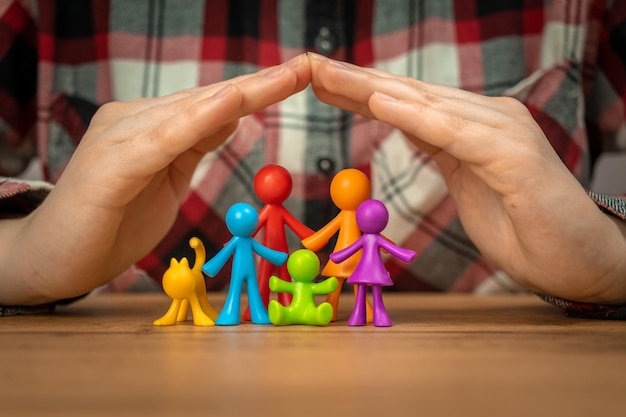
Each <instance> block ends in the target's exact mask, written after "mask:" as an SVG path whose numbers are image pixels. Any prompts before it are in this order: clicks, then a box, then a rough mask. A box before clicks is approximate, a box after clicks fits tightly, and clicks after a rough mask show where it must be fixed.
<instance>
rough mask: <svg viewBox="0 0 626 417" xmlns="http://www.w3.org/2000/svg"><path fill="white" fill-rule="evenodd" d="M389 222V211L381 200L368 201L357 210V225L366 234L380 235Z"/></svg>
mask: <svg viewBox="0 0 626 417" xmlns="http://www.w3.org/2000/svg"><path fill="white" fill-rule="evenodd" d="M387 222H389V211H387V207H385V205H384V204H383V203H382V202H381V201H379V200H366V201H364V202H363V203H361V205H360V206H359V207H358V208H357V209H356V224H357V225H358V226H359V229H361V231H362V232H363V233H366V234H379V233H381V232H382V231H383V230H384V229H385V227H387Z"/></svg>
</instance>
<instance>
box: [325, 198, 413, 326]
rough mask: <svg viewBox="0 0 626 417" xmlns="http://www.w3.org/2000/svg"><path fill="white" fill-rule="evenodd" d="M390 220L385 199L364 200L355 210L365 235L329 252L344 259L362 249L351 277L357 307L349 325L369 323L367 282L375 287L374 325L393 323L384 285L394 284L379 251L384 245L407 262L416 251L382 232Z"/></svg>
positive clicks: (390, 252) (373, 294) (392, 254)
mask: <svg viewBox="0 0 626 417" xmlns="http://www.w3.org/2000/svg"><path fill="white" fill-rule="evenodd" d="M388 221H389V212H388V211H387V208H386V207H385V205H384V204H383V203H382V202H380V201H378V200H366V201H364V202H363V203H361V205H359V207H358V208H357V210H356V222H357V224H358V226H359V229H361V231H362V232H363V235H362V236H361V237H360V238H359V239H358V240H357V241H356V242H354V243H353V244H352V245H350V246H348V247H346V248H344V249H342V250H340V251H338V252H335V253H333V254H331V255H330V258H331V259H332V261H333V262H342V261H344V260H345V259H348V258H349V257H350V256H352V255H353V254H354V253H355V252H357V251H359V250H361V251H362V252H361V260H360V262H359V264H358V265H357V266H356V268H355V269H354V272H353V273H352V275H351V276H350V278H348V282H349V283H350V284H355V285H357V296H356V300H355V303H354V310H353V311H352V315H351V316H350V319H348V326H363V325H365V324H366V310H365V305H366V295H367V286H368V285H369V286H370V287H371V288H372V298H373V308H374V325H375V326H378V327H388V326H391V319H390V318H389V315H388V314H387V310H386V309H385V305H384V303H383V298H382V287H383V286H389V285H393V281H392V280H391V277H390V276H389V272H388V271H387V269H386V268H385V264H384V262H383V260H382V257H381V255H380V251H381V249H383V250H385V251H387V252H388V253H389V254H390V255H391V256H394V257H395V258H398V259H399V260H401V261H402V262H405V263H408V262H411V261H412V260H413V258H414V257H415V252H413V251H412V250H409V249H404V248H401V247H399V246H396V245H395V244H393V243H392V242H390V241H389V240H387V239H385V238H384V237H383V236H381V235H380V233H381V232H382V231H383V230H384V229H385V227H386V226H387V222H388Z"/></svg>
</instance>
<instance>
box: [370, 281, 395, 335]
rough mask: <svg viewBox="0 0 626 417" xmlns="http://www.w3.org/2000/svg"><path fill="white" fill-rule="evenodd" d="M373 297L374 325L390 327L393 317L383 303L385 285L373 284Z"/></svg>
mask: <svg viewBox="0 0 626 417" xmlns="http://www.w3.org/2000/svg"><path fill="white" fill-rule="evenodd" d="M372 299H373V300H374V326H377V327H390V326H391V319H390V318H389V315H388V314H387V309H386V308H385V304H384V303H383V287H382V286H381V285H372Z"/></svg>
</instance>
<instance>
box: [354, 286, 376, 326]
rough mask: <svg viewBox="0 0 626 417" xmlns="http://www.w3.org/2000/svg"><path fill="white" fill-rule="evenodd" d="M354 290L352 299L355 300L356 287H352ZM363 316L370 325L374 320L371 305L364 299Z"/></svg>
mask: <svg viewBox="0 0 626 417" xmlns="http://www.w3.org/2000/svg"><path fill="white" fill-rule="evenodd" d="M353 288H354V298H355V300H356V293H357V287H356V285H353ZM365 316H366V318H367V322H368V323H371V322H372V321H373V320H374V310H373V309H372V305H371V304H370V300H368V299H367V296H366V297H365Z"/></svg>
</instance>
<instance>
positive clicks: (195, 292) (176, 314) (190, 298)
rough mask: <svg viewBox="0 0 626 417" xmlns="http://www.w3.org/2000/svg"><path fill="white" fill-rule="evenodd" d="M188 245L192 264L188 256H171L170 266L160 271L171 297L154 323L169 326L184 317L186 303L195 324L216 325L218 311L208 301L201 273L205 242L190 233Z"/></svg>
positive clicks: (185, 314)
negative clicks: (162, 313)
mask: <svg viewBox="0 0 626 417" xmlns="http://www.w3.org/2000/svg"><path fill="white" fill-rule="evenodd" d="M189 246H191V247H192V248H193V249H194V251H195V253H196V262H195V264H194V266H193V268H191V267H189V261H188V260H187V258H182V259H181V260H180V262H179V261H177V260H176V259H174V258H172V259H171V261H170V266H169V268H168V269H167V271H165V273H164V274H163V281H162V285H163V290H164V291H165V293H166V294H167V295H168V296H170V298H171V299H172V304H171V305H170V308H169V309H168V310H167V313H165V315H164V316H163V317H161V318H160V319H158V320H155V321H154V322H153V324H154V325H155V326H172V325H174V324H176V323H178V322H181V321H186V320H187V313H188V309H189V306H191V313H192V316H193V324H194V325H196V326H213V325H215V321H214V320H215V319H216V318H217V312H216V311H215V310H214V309H213V307H211V305H210V304H209V300H208V298H207V295H206V284H205V282H204V276H203V275H202V265H203V264H204V262H205V260H206V251H205V249H204V244H202V242H201V241H200V239H198V238H197V237H192V238H191V239H190V240H189Z"/></svg>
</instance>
